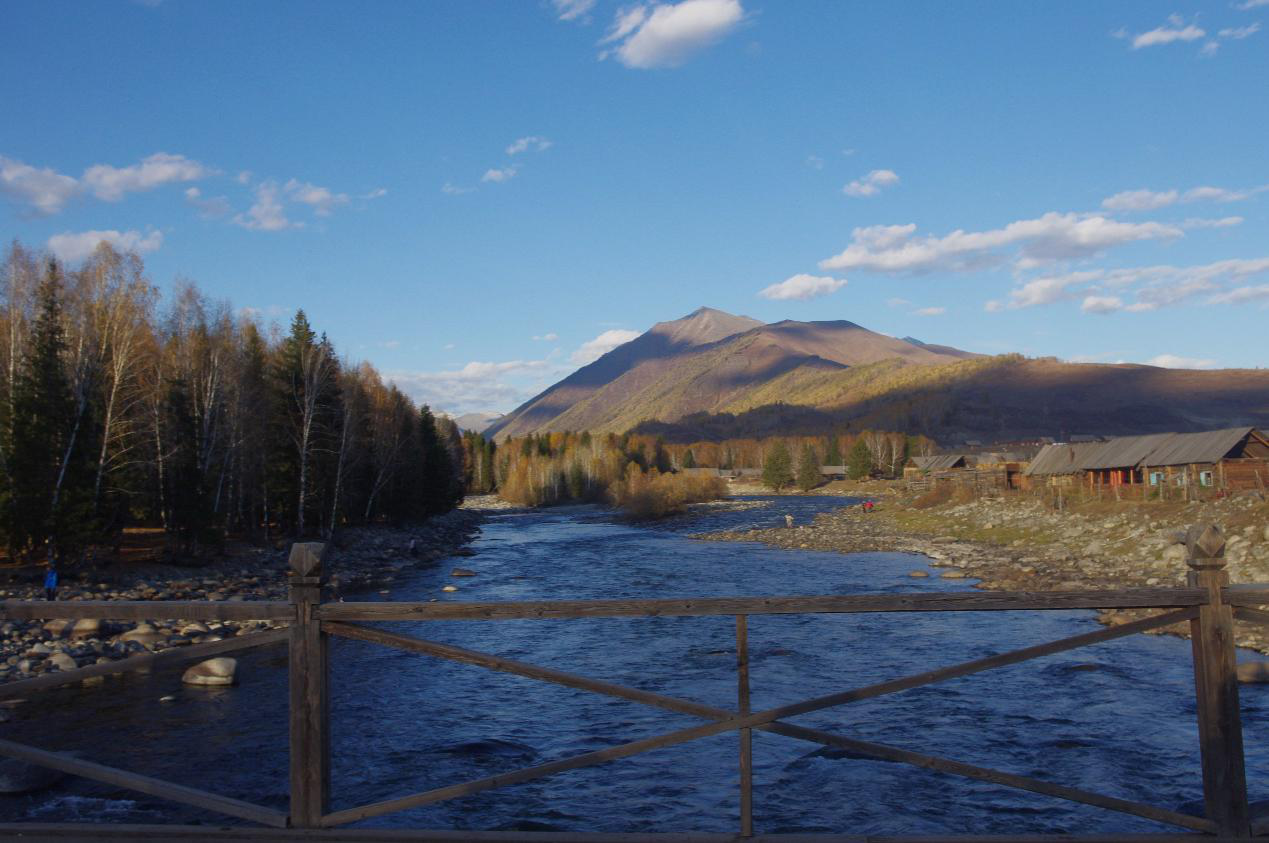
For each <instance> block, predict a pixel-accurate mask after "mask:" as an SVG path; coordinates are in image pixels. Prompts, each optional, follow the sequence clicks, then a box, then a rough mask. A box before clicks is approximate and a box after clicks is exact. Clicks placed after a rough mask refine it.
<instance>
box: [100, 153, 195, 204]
mask: <svg viewBox="0 0 1269 843" xmlns="http://www.w3.org/2000/svg"><path fill="white" fill-rule="evenodd" d="M212 173H213V171H212V170H210V169H208V168H207V167H205V166H203V165H202V164H200V163H198V162H197V161H192V160H190V159H189V158H186V157H185V156H184V155H169V154H168V153H166V152H156V153H154V154H153V155H151V156H150V157H148V158H144V159H142V160H141V162H140V163H139V164H133V165H132V166H130V167H112V166H110V165H109V164H95V165H93V166H92V167H89V168H88V169H87V170H84V178H83V182H84V186H85V187H86V188H87V189H88V190H90V191H92V194H93V195H94V196H96V197H97V198H98V199H103V200H105V201H107V202H118V201H119V200H120V199H122V198H123V197H124V195H125V194H128V193H140V192H142V191H146V190H153V189H154V188H156V187H160V186H162V185H165V184H169V183H171V182H186V181H198V180H199V179H204V178H207V177H208V176H210V175H212Z"/></svg>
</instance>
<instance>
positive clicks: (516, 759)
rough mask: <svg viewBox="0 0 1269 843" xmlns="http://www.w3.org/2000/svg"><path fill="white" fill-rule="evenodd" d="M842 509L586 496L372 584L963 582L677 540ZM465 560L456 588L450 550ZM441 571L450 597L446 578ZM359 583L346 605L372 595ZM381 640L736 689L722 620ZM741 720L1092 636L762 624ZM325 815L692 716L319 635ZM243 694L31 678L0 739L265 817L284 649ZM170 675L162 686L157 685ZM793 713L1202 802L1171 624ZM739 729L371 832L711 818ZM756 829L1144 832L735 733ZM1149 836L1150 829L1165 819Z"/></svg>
mask: <svg viewBox="0 0 1269 843" xmlns="http://www.w3.org/2000/svg"><path fill="white" fill-rule="evenodd" d="M843 502H844V501H843V500H842V499H834V498H825V497H806V498H782V499H776V501H775V502H774V503H770V504H766V505H763V506H762V507H760V508H758V509H754V510H748V511H740V512H735V511H722V512H710V513H705V514H699V515H694V516H690V517H685V518H680V519H676V520H674V521H672V522H669V523H666V524H663V525H660V526H658V527H656V528H646V527H634V526H628V525H624V524H619V523H614V522H613V521H612V520H611V519H609V518H608V517H607V516H606V515H605V514H604V513H602V512H600V511H598V510H594V509H587V508H576V509H568V510H556V511H548V512H542V513H532V514H506V515H499V516H495V517H494V518H492V519H491V520H490V521H489V522H488V523H487V524H486V525H485V526H484V529H483V532H482V534H481V536H480V538H479V539H478V540H477V541H476V543H475V545H474V548H475V550H476V551H477V555H476V556H475V557H474V558H470V559H460V560H446V561H445V562H443V563H442V564H440V565H438V566H436V567H433V568H429V569H427V570H421V571H414V572H406V573H405V574H404V575H403V578H402V579H401V580H399V581H398V583H397V584H396V585H395V586H394V588H393V592H392V594H391V596H390V597H388V598H383V599H397V600H411V599H430V598H432V597H437V598H439V599H443V600H455V599H462V600H540V599H575V598H577V599H586V598H613V597H676V596H678V597H686V596H723V595H754V596H757V595H810V594H852V593H861V592H903V591H960V590H964V589H966V588H968V587H969V586H968V585H967V584H966V583H965V582H964V581H943V580H939V579H937V577H932V578H930V579H912V578H909V577H908V576H907V574H908V572H909V571H911V570H912V569H913V568H917V567H924V566H925V564H926V562H927V561H928V560H925V559H924V558H923V557H917V556H911V555H907V554H897V553H867V554H851V555H839V554H832V553H818V552H808V551H785V550H777V549H773V548H767V547H764V546H761V545H757V544H733V543H714V542H699V541H694V540H691V539H689V538H688V537H687V534H688V533H691V532H697V531H704V530H716V529H738V528H741V529H743V528H747V527H749V526H774V525H776V524H780V523H783V520H784V515H785V513H789V514H793V515H794V516H795V518H796V519H797V520H798V522H799V523H804V522H806V521H809V519H810V518H811V517H812V516H813V515H814V513H815V512H818V511H823V510H825V509H828V508H831V507H834V506H839V505H841V504H842V503H843ZM454 561H457V563H458V564H461V565H462V566H463V567H468V568H471V569H473V570H475V571H476V572H477V574H478V575H477V576H476V577H473V578H469V579H457V580H455V579H452V578H451V577H450V576H449V571H450V569H451V567H453V562H454ZM450 583H454V584H457V585H458V586H459V588H460V590H459V592H458V593H457V594H452V595H451V594H442V592H441V591H440V588H441V586H442V585H446V584H450ZM378 597H379V595H377V594H376V595H373V596H371V597H364V598H361V599H374V598H378ZM386 626H388V627H389V628H392V629H394V630H397V631H401V632H406V633H409V634H413V635H418V636H423V637H427V638H431V639H434V640H439V641H445V642H449V643H454V644H458V645H461V646H464V647H467V648H471V649H476V650H482V651H486V652H491V653H496V654H498V655H502V656H506V657H510V658H515V659H519V660H521V661H527V662H532V663H535V664H540V665H545V666H549V667H554V668H558V669H561V670H567V671H571V672H575V673H581V674H584V675H587V676H592V677H596V678H601V679H605V680H608V681H611V682H617V683H620V684H625V685H632V686H636V687H639V688H644V689H647V690H651V691H656V692H659V693H663V694H669V695H673V696H677V697H681V698H684V699H691V700H696V701H700V702H703V703H708V704H711V705H715V706H719V707H729V708H730V707H734V705H735V697H736V688H735V669H734V668H735V652H734V640H735V639H734V630H735V627H734V620H733V619H732V618H730V617H723V618H630V619H611V620H608V619H587V620H574V621H500V622H431V623H426V624H420V623H412V624H406V623H402V624H389V625H386ZM749 628H750V632H749V634H750V651H751V659H752V666H751V674H752V686H753V706H754V708H755V710H757V709H760V708H767V707H771V706H776V705H781V704H785V703H790V702H796V701H798V700H802V699H805V698H808V697H813V696H818V695H821V694H826V693H831V692H834V691H839V690H844V689H847V688H851V687H855V686H859V685H865V684H869V683H871V682H876V681H880V680H884V679H890V678H896V677H900V676H904V675H907V674H909V673H915V672H918V671H921V670H926V669H929V668H932V667H937V666H941V665H948V664H955V663H957V662H960V661H964V660H968V659H972V658H978V657H981V656H984V655H989V654H991V653H994V652H999V651H1000V650H1004V649H1012V648H1015V647H1020V646H1026V645H1028V644H1035V643H1041V642H1045V641H1049V640H1052V639H1055V638H1060V637H1064V636H1069V635H1074V634H1078V633H1080V632H1087V631H1090V630H1092V629H1095V628H1096V624H1095V621H1094V618H1093V613H1091V612H1048V613H1039V612H1033V613H1021V612H1010V613H965V614H949V613H937V614H929V615H818V616H816V615H806V616H757V617H753V618H751V619H750V623H749ZM331 663H332V674H333V675H332V682H331V685H332V694H333V697H332V723H333V733H334V735H333V758H334V761H333V776H332V778H333V785H332V793H333V806H332V807H333V808H334V809H336V810H338V809H341V808H348V807H353V806H356V805H359V804H364V803H367V802H375V801H380V800H383V799H387V798H391V797H394V796H401V795H405V794H408V793H413V792H417V791H421V790H425V789H428V788H432V787H438V786H442V785H447V784H452V783H456V782H460V781H464V780H468V779H473V778H479V777H482V776H487V775H491V774H493V773H497V772H500V771H509V770H513V769H516V768H519V767H523V766H528V765H531V764H537V763H543V762H546V761H550V760H555V759H558V758H562V757H567V756H569V755H574V754H578V753H582V752H589V751H592V750H596V749H601V748H604V747H607V746H612V745H615V744H619V743H624V742H627V741H631V740H636V739H639V738H642V737H648V736H652V735H656V734H658V733H661V732H667V731H671V730H674V729H679V728H684V727H688V726H693V725H697V724H699V723H700V722H701V721H700V720H699V719H696V718H693V717H689V716H686V715H678V714H673V713H669V712H664V711H660V710H656V709H651V708H648V707H646V706H642V705H639V704H636V703H631V702H625V701H622V700H614V699H609V698H606V697H599V696H596V695H594V694H588V693H585V692H582V691H574V690H570V689H567V688H560V687H556V686H552V685H546V684H542V683H537V682H532V681H530V680H527V679H520V678H517V677H512V676H506V675H502V674H496V673H492V672H490V671H487V670H484V669H482V668H478V667H469V666H464V665H459V664H453V663H449V662H443V661H439V660H435V659H431V658H429V657H426V656H418V655H409V654H405V653H400V652H397V651H394V650H389V649H386V648H382V647H376V646H373V645H369V644H364V643H361V642H353V641H346V640H336V641H335V642H334V643H333V650H332V657H331ZM239 676H240V679H241V682H240V684H239V686H238V687H235V688H230V689H222V690H197V689H182V688H181V686H180V672H179V670H175V669H173V670H164V671H160V672H157V673H155V674H152V675H149V676H138V675H132V676H129V677H127V678H125V679H121V680H114V681H109V682H108V683H107V684H105V685H103V686H99V687H98V688H96V689H92V690H69V689H68V690H63V691H59V692H56V693H51V694H47V695H42V696H41V697H40V698H39V699H38V701H33V702H30V703H28V704H26V705H25V706H22V707H20V708H18V709H17V710H16V711H15V712H14V719H13V720H12V721H11V722H9V723H7V724H4V725H3V726H2V727H0V729H3V732H2V734H3V735H4V737H6V738H10V739H13V740H19V741H24V742H29V743H32V744H35V745H37V746H42V747H45V748H49V749H56V750H79V751H80V752H82V753H83V755H84V756H85V757H87V758H90V759H92V760H95V761H100V762H102V763H106V764H111V765H115V766H119V767H122V768H125V769H129V770H133V771H136V772H139V773H145V774H148V775H153V776H159V777H161V778H165V779H169V780H172V781H178V782H182V783H185V784H189V785H192V786H196V787H201V788H205V789H208V790H212V791H215V792H218V793H223V794H225V795H229V796H235V797H239V798H243V799H248V800H252V801H256V802H259V803H261V804H266V805H271V806H274V807H277V808H280V809H283V810H285V808H286V802H287V782H286V767H287V760H286V746H287V738H286V728H287V721H286V671H285V651H284V650H283V649H275V650H273V651H268V652H258V653H250V654H247V655H245V656H243V657H242V658H241V659H240V663H239ZM1264 687H1265V686H1244V688H1243V707H1244V712H1243V716H1244V724H1245V737H1246V743H1247V756H1248V778H1249V780H1250V783H1251V788H1252V792H1253V799H1254V798H1256V795H1257V794H1260V793H1263V786H1264V785H1266V784H1269V753H1266V752H1265V751H1264V749H1263V747H1264V744H1265V741H1264V738H1265V737H1266V736H1269V729H1266V717H1265V713H1266V710H1267V707H1269V700H1267V698H1266V696H1265V691H1264ZM170 693H176V694H177V696H178V699H177V701H176V702H173V703H160V702H159V701H158V700H159V698H160V697H161V696H163V695H165V694H170ZM794 722H797V723H801V724H804V725H808V726H813V727H816V728H823V729H830V730H834V731H839V732H841V733H843V734H847V735H850V736H854V737H859V738H863V739H866V740H873V741H878V742H881V743H888V744H893V745H896V746H900V747H904V748H908V749H914V750H919V751H924V752H929V753H932V754H935V755H942V756H944V757H949V758H955V759H957V760H962V761H966V762H970V763H976V764H982V765H986V766H992V767H996V768H999V769H1002V770H1006V771H1009V772H1015V773H1020V774H1024V775H1032V776H1037V777H1040V778H1043V779H1046V780H1050V781H1054V782H1059V783H1063V784H1070V785H1074V786H1077V787H1082V788H1085V789H1089V790H1094V791H1097V792H1100V793H1105V794H1108V795H1113V796H1119V797H1123V798H1126V799H1132V800H1136V801H1142V802H1148V803H1151V804H1155V805H1159V806H1163V807H1168V808H1174V809H1182V810H1188V811H1191V812H1201V810H1202V808H1201V805H1202V803H1201V799H1202V791H1201V778H1200V773H1199V760H1198V749H1197V731H1196V727H1195V720H1194V694H1193V673H1192V668H1191V663H1190V656H1189V644H1188V642H1185V641H1181V640H1179V639H1175V638H1165V637H1156V636H1134V637H1132V638H1128V639H1123V640H1120V641H1116V642H1110V643H1107V644H1101V645H1097V646H1094V647H1089V648H1084V649H1080V650H1074V651H1070V652H1067V653H1063V654H1060V655H1056V656H1051V657H1049V658H1045V659H1040V660H1037V661H1033V662H1028V663H1025V664H1021V665H1016V666H1013V667H1007V668H1003V669H1000V670H995V671H989V672H985V673H981V674H978V675H975V676H971V677H965V678H962V679H957V680H953V681H949V682H944V683H940V684H938V685H934V686H929V687H925V688H920V689H917V690H913V691H908V692H904V693H901V694H897V695H892V696H888V697H883V698H879V699H875V700H869V701H865V702H861V703H855V704H852V705H848V706H843V707H840V708H836V709H830V710H828V711H823V712H818V713H815V714H811V715H806V716H804V717H800V718H795V719H794ZM736 763H737V738H736V736H735V735H734V734H724V735H720V736H716V737H713V738H708V739H705V740H701V741H696V742H692V743H688V744H684V745H681V746H677V747H671V748H666V749H661V750H657V751H654V752H652V753H649V754H645V755H639V756H635V757H633V758H630V759H624V760H619V761H615V762H611V763H609V764H606V765H602V766H598V767H593V768H589V769H583V770H576V771H572V772H568V773H564V774H561V775H558V776H555V777H551V778H547V779H542V780H538V781H535V782H529V783H525V784H521V785H517V786H514V787H510V788H506V789H504V790H497V791H492V792H488V793H484V794H480V795H478V796H474V797H467V798H464V799H459V800H454V801H451V802H444V803H440V804H437V805H433V806H429V807H427V808H422V809H417V810H413V811H408V812H404V813H401V814H395V815H391V816H388V817H383V818H380V819H377V820H374V821H372V822H370V823H367V825H379V826H402V827H422V828H441V827H449V828H469V829H520V830H551V829H556V830H596V831H667V830H694V831H734V830H735V829H736V823H737V820H736V817H737V814H738V810H739V799H738V788H737V780H738V774H737V767H736ZM754 806H755V807H754V815H755V824H756V826H757V830H758V831H762V832H780V831H807V832H815V831H846V830H849V831H851V832H853V833H859V834H864V833H890V834H897V833H930V832H952V833H955V832H965V833H968V832H980V833H993V832H994V833H1004V832H1058V831H1069V832H1097V831H1100V832H1107V831H1123V832H1127V831H1154V830H1164V828H1165V827H1162V826H1157V825H1155V824H1153V823H1151V822H1148V821H1145V820H1140V819H1137V818H1134V817H1129V816H1126V815H1120V814H1115V813H1109V812H1106V811H1102V810H1099V809H1095V808H1091V807H1085V806H1080V805H1075V804H1072V803H1067V802H1063V801H1060V800H1056V799H1051V798H1048V797H1042V796H1036V795H1032V794H1028V793H1024V792H1021V791H1014V790H1011V789H1008V788H1004V787H998V786H994V785H988V784H984V783H979V782H973V781H969V780H966V779H961V778H958V777H953V776H947V775H941V774H937V773H931V772H927V771H923V770H919V769H916V768H912V767H909V766H907V765H901V764H894V763H887V762H878V761H871V760H863V759H857V758H852V757H848V756H847V755H845V754H844V753H841V752H838V751H834V750H828V749H823V748H817V747H816V745H813V744H808V743H803V742H799V741H794V740H790V739H787V738H783V737H779V736H775V735H768V734H764V733H758V732H756V733H754ZM87 819H96V820H101V821H109V822H146V823H153V822H211V821H216V822H222V820H220V819H219V818H218V817H214V816H213V815H210V814H206V813H203V812H199V811H196V810H193V809H187V808H183V807H181V806H176V805H171V804H169V803H166V802H163V801H160V800H154V799H151V798H150V797H147V796H144V795H141V794H134V793H131V792H126V791H120V790H117V789H115V788H111V787H108V786H105V785H97V784H94V783H91V782H85V781H81V780H77V779H67V780H66V781H65V782H63V783H62V784H61V785H59V786H57V787H56V788H54V789H52V790H48V791H45V792H42V793H38V794H34V795H30V796H23V797H0V820H4V821H13V820H30V821H66V820H87ZM1166 828H1170V827H1166Z"/></svg>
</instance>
